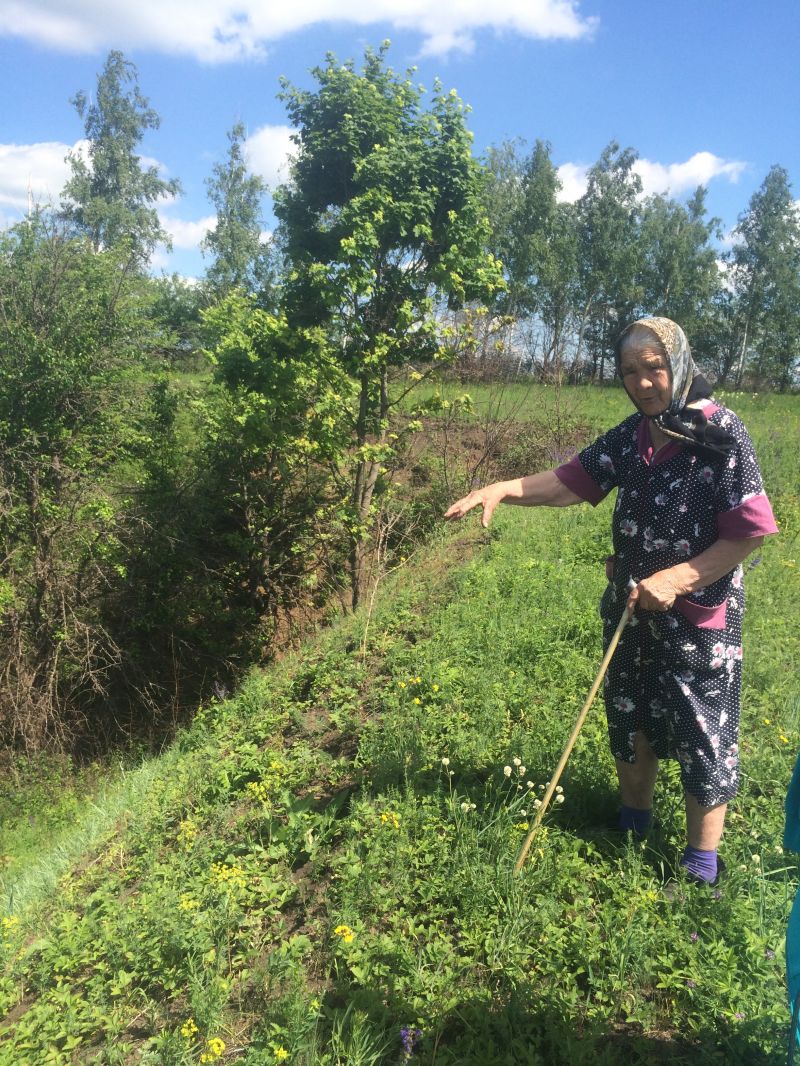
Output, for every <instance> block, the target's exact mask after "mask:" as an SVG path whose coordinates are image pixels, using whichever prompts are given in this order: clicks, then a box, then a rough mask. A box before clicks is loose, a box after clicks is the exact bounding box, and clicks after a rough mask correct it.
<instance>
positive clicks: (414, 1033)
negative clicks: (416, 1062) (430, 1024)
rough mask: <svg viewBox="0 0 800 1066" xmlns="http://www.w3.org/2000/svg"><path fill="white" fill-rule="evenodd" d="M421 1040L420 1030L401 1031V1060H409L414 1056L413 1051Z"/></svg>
mask: <svg viewBox="0 0 800 1066" xmlns="http://www.w3.org/2000/svg"><path fill="white" fill-rule="evenodd" d="M421 1039H422V1030H421V1029H401V1030H400V1040H401V1042H402V1045H403V1058H404V1059H410V1058H411V1056H412V1055H413V1054H414V1049H415V1048H416V1046H417V1044H418V1043H419V1042H420V1040H421Z"/></svg>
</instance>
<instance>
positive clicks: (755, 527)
mask: <svg viewBox="0 0 800 1066" xmlns="http://www.w3.org/2000/svg"><path fill="white" fill-rule="evenodd" d="M717 532H718V533H719V535H720V537H722V538H723V540H746V539H747V538H748V537H766V536H769V535H770V534H771V533H777V532H778V527H777V525H776V524H775V516H774V515H773V513H772V507H771V505H770V502H769V500H768V499H767V497H766V496H765V495H764V493H763V492H762V493H759V495H758V496H751V497H750V499H749V500H745V501H744V503H740V504H739V506H738V507H732V508H731V510H730V511H722V512H720V514H718V515H717Z"/></svg>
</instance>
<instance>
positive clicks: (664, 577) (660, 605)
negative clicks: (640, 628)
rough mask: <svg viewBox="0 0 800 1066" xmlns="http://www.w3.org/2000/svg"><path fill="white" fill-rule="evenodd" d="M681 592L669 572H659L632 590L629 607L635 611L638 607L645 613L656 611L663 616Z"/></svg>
mask: <svg viewBox="0 0 800 1066" xmlns="http://www.w3.org/2000/svg"><path fill="white" fill-rule="evenodd" d="M680 594H681V590H680V589H679V588H677V587H676V585H675V582H674V581H673V580H672V578H671V577H670V574H669V571H668V570H659V571H658V573H656V574H652V575H651V576H650V577H646V578H643V579H642V580H641V581H640V582H639V584H638V585H636V586H635V587H634V588H633V589H631V592H630V595H629V596H628V607H629V608H630V609H631V610H632V611H633V610H635V609H636V608H637V607H639V608H641V610H643V611H655V612H657V613H660V614H663V613H664V612H665V611H668V610H669V609H670V607H672V606H673V604H674V603H675V599H676V597H677V596H679V595H680Z"/></svg>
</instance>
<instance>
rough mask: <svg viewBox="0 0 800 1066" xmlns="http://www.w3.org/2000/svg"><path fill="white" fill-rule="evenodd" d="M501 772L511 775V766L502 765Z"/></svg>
mask: <svg viewBox="0 0 800 1066" xmlns="http://www.w3.org/2000/svg"><path fill="white" fill-rule="evenodd" d="M503 773H504V774H505V775H506V777H511V767H510V766H504V767H503Z"/></svg>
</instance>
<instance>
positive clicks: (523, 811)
mask: <svg viewBox="0 0 800 1066" xmlns="http://www.w3.org/2000/svg"><path fill="white" fill-rule="evenodd" d="M519 813H520V814H521V815H522V817H523V818H527V816H528V812H527V811H526V810H521V811H520V812H519Z"/></svg>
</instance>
